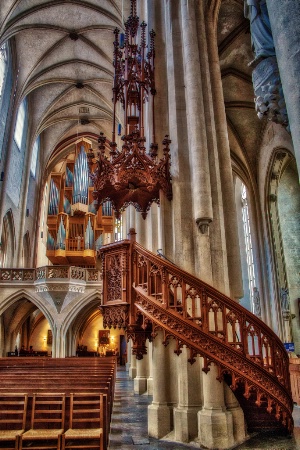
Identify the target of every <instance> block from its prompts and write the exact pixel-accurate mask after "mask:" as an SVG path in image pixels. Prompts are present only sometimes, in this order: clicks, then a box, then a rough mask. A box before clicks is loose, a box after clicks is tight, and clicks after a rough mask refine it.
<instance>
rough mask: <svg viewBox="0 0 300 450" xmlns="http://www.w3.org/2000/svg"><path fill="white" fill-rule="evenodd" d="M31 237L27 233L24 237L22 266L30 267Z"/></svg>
mask: <svg viewBox="0 0 300 450" xmlns="http://www.w3.org/2000/svg"><path fill="white" fill-rule="evenodd" d="M30 248H31V247H30V237H29V232H28V231H27V232H26V233H25V235H24V237H23V249H22V266H23V267H30V253H31V252H30Z"/></svg>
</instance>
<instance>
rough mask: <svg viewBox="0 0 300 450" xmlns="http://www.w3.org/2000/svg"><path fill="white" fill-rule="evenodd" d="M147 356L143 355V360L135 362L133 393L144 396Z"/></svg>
mask: <svg viewBox="0 0 300 450" xmlns="http://www.w3.org/2000/svg"><path fill="white" fill-rule="evenodd" d="M148 360H149V356H148V355H144V357H143V359H137V360H136V377H135V379H134V393H135V394H139V395H140V394H144V393H145V392H146V391H147V377H148Z"/></svg>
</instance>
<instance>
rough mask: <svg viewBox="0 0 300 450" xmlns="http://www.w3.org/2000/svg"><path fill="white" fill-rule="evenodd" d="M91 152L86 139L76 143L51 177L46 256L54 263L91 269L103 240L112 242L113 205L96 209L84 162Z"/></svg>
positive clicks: (92, 189)
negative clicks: (89, 267)
mask: <svg viewBox="0 0 300 450" xmlns="http://www.w3.org/2000/svg"><path fill="white" fill-rule="evenodd" d="M90 149H91V142H90V141H88V140H87V139H85V138H84V139H80V140H79V141H77V142H76V143H75V150H73V151H72V152H70V153H69V154H68V155H67V157H66V158H65V159H64V160H63V161H62V162H60V163H59V164H57V165H56V166H55V170H54V171H53V172H52V173H51V176H50V189H49V203H48V214H47V227H48V236H47V251H46V255H47V258H49V260H50V261H51V262H52V263H53V264H63V265H65V264H76V265H81V266H91V265H92V266H93V265H95V261H96V252H97V250H98V249H99V248H100V247H101V246H102V245H103V243H104V240H105V243H107V242H109V241H110V240H111V235H112V233H113V226H114V217H113V211H112V206H111V203H110V201H107V202H104V203H103V205H102V206H100V208H99V209H98V210H96V208H95V204H94V199H93V191H94V187H93V185H92V183H91V181H90V178H89V171H88V161H87V152H89V151H90Z"/></svg>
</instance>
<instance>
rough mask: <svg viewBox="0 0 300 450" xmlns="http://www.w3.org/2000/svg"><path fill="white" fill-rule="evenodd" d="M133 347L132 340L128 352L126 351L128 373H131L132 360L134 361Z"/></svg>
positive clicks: (128, 345)
mask: <svg viewBox="0 0 300 450" xmlns="http://www.w3.org/2000/svg"><path fill="white" fill-rule="evenodd" d="M131 346H132V343H131V339H130V340H129V342H128V343H127V350H126V353H127V361H126V366H125V367H126V372H129V370H130V367H131V359H132V350H131Z"/></svg>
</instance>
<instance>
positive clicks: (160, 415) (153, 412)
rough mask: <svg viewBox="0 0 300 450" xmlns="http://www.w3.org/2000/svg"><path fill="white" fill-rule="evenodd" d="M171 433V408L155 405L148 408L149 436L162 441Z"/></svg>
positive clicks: (164, 405)
mask: <svg viewBox="0 0 300 450" xmlns="http://www.w3.org/2000/svg"><path fill="white" fill-rule="evenodd" d="M170 431H171V414H170V408H169V407H168V406H167V405H166V404H163V405H160V404H153V403H152V405H149V406H148V434H149V436H150V437H153V438H155V439H161V438H162V437H164V436H166V435H167V434H168V433H170Z"/></svg>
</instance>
